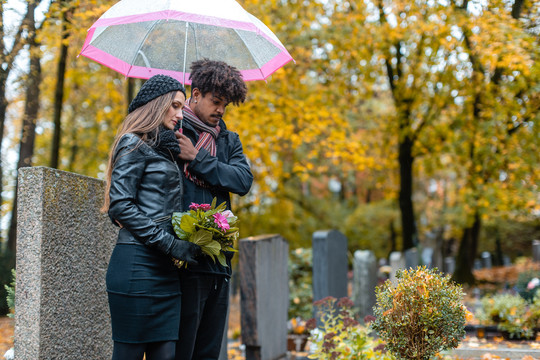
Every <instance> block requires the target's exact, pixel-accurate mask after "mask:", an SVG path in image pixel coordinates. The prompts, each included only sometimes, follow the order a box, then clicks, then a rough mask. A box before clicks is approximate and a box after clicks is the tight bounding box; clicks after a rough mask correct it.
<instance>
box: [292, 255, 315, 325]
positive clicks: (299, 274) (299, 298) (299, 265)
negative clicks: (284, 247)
mask: <svg viewBox="0 0 540 360" xmlns="http://www.w3.org/2000/svg"><path fill="white" fill-rule="evenodd" d="M312 256H313V255H312V251H311V248H298V249H295V250H293V251H292V252H291V253H290V256H289V319H295V318H300V319H303V320H307V319H310V318H312V317H313V306H312V302H313V292H312V290H311V289H312V282H313V280H312V273H313V270H312V265H311V262H312Z"/></svg>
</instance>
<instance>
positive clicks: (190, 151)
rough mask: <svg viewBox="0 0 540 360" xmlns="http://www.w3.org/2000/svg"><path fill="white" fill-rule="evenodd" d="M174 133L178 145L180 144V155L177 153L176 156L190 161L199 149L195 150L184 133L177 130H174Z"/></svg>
mask: <svg viewBox="0 0 540 360" xmlns="http://www.w3.org/2000/svg"><path fill="white" fill-rule="evenodd" d="M174 134H175V135H176V138H177V139H178V145H180V155H178V157H179V158H180V159H182V160H186V161H191V160H193V159H195V157H196V156H197V154H198V153H199V150H197V149H196V148H195V146H193V143H192V142H191V140H190V139H189V138H188V137H187V136H185V135H184V134H181V133H180V132H179V131H177V132H175V133H174Z"/></svg>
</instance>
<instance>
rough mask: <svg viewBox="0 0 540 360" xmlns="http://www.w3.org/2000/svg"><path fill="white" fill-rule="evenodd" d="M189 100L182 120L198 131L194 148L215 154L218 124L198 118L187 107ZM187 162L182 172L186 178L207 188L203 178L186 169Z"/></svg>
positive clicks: (218, 130)
mask: <svg viewBox="0 0 540 360" xmlns="http://www.w3.org/2000/svg"><path fill="white" fill-rule="evenodd" d="M190 100H191V99H189V100H188V101H187V104H186V106H185V107H184V121H186V122H188V123H189V124H191V126H193V127H194V128H195V130H196V131H197V132H198V133H199V140H197V144H195V148H196V149H197V150H200V149H205V150H207V151H208V152H209V153H210V155H212V156H216V151H217V146H216V139H217V137H218V135H219V132H220V130H221V128H220V127H219V126H216V127H211V126H208V125H206V124H205V123H204V122H202V120H200V119H199V118H198V117H197V115H195V113H194V112H193V110H191V108H190V107H189V104H190V102H191V101H190ZM189 163H190V162H189V161H186V162H185V164H184V174H185V175H186V178H188V179H189V180H190V181H192V182H194V183H195V184H196V185H197V186H201V187H205V188H207V187H208V185H207V184H205V182H204V181H203V180H201V179H198V178H197V177H196V176H195V175H193V174H191V173H190V172H189V171H188V165H189Z"/></svg>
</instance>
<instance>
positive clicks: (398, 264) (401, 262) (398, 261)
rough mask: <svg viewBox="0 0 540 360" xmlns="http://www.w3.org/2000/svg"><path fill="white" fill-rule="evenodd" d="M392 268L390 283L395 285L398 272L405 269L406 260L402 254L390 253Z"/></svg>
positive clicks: (397, 252)
mask: <svg viewBox="0 0 540 360" xmlns="http://www.w3.org/2000/svg"><path fill="white" fill-rule="evenodd" d="M390 267H391V268H392V270H391V272H390V281H392V282H393V283H394V284H395V283H396V282H397V279H396V271H398V270H400V269H401V270H404V269H405V258H404V256H403V254H402V253H401V252H399V251H393V252H392V253H390Z"/></svg>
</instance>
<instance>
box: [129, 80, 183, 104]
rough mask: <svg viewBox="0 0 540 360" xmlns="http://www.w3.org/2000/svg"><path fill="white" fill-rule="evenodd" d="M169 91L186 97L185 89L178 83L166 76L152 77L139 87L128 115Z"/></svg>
mask: <svg viewBox="0 0 540 360" xmlns="http://www.w3.org/2000/svg"><path fill="white" fill-rule="evenodd" d="M171 91H181V92H182V93H183V94H184V96H186V89H184V86H183V85H182V84H181V83H180V81H178V80H176V79H173V78H172V77H170V76H168V75H161V74H160V75H154V76H152V77H151V78H150V79H148V80H147V81H146V82H145V83H144V84H143V85H142V86H141V89H140V90H139V92H138V93H137V96H135V98H134V99H133V101H132V102H131V104H129V108H128V113H131V112H132V111H133V110H135V109H137V108H139V107H141V106H143V105H145V104H146V103H148V102H150V101H152V100H154V99H155V98H157V97H160V96H161V95H165V94H167V93H169V92H171Z"/></svg>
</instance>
